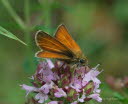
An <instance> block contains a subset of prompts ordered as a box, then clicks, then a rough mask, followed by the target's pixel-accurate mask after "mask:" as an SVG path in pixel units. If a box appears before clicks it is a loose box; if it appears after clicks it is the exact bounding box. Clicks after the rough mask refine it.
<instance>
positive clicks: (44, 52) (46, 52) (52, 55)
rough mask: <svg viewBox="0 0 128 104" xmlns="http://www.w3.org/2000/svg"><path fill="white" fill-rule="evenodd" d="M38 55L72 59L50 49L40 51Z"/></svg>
mask: <svg viewBox="0 0 128 104" xmlns="http://www.w3.org/2000/svg"><path fill="white" fill-rule="evenodd" d="M36 56H37V57H43V58H57V59H63V60H70V57H68V56H66V55H64V54H59V53H53V52H48V51H39V52H37V53H36Z"/></svg>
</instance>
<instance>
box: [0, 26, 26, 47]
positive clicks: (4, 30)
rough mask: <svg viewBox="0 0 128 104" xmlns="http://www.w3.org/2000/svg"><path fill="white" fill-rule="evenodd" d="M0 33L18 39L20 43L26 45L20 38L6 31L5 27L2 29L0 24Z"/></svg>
mask: <svg viewBox="0 0 128 104" xmlns="http://www.w3.org/2000/svg"><path fill="white" fill-rule="evenodd" d="M0 34H1V35H4V36H6V37H8V38H11V39H14V40H17V41H19V42H20V43H22V44H24V45H27V44H26V43H24V42H23V41H22V40H20V39H19V38H17V37H16V36H15V35H14V34H12V33H11V32H9V31H7V30H6V29H4V28H3V27H1V26H0Z"/></svg>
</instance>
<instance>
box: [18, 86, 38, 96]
mask: <svg viewBox="0 0 128 104" xmlns="http://www.w3.org/2000/svg"><path fill="white" fill-rule="evenodd" d="M20 86H21V87H22V89H24V90H26V96H27V95H28V94H29V93H30V92H34V91H35V92H37V91H38V88H36V87H32V86H28V85H25V84H23V85H20Z"/></svg>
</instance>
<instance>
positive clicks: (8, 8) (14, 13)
mask: <svg viewBox="0 0 128 104" xmlns="http://www.w3.org/2000/svg"><path fill="white" fill-rule="evenodd" d="M1 2H2V3H3V5H4V6H5V8H6V9H7V11H8V12H9V13H10V15H11V16H12V18H13V19H14V20H15V21H16V23H17V24H18V25H19V26H20V28H21V29H22V30H25V28H26V25H25V23H24V22H23V21H22V19H21V18H20V17H19V16H18V15H17V13H16V12H15V10H14V9H13V8H12V6H11V5H10V3H9V1H8V0H1Z"/></svg>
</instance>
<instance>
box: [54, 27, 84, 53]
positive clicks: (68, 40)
mask: <svg viewBox="0 0 128 104" xmlns="http://www.w3.org/2000/svg"><path fill="white" fill-rule="evenodd" d="M55 38H56V39H57V40H59V41H60V42H61V43H62V44H64V45H65V46H66V47H68V48H69V49H70V50H71V51H72V52H73V53H74V54H75V55H76V54H81V53H82V51H81V49H80V47H79V46H78V44H77V43H76V42H75V41H74V40H73V38H72V37H71V35H70V34H69V33H68V31H67V29H66V27H65V26H64V25H60V26H59V27H58V29H57V32H56V34H55Z"/></svg>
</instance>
